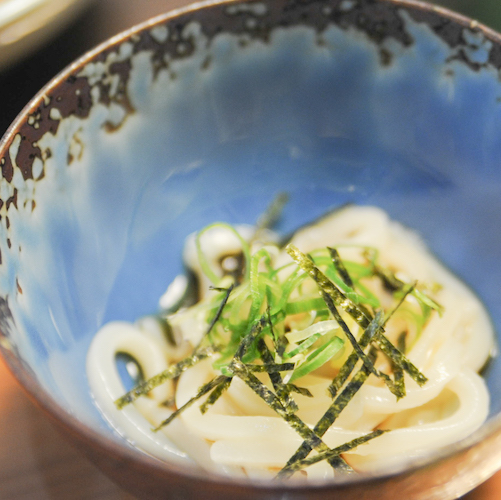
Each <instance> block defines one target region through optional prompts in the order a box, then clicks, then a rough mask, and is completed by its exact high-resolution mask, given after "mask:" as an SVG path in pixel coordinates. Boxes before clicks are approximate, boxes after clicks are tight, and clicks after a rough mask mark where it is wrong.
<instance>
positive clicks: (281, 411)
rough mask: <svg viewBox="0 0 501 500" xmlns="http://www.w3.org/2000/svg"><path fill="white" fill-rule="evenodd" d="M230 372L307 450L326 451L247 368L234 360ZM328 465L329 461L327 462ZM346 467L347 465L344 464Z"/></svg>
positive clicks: (334, 463) (319, 440)
mask: <svg viewBox="0 0 501 500" xmlns="http://www.w3.org/2000/svg"><path fill="white" fill-rule="evenodd" d="M229 369H230V371H232V372H233V374H234V375H235V376H237V377H239V378H241V379H242V381H243V382H245V383H246V384H247V385H248V386H249V387H250V388H251V389H252V390H253V391H254V392H255V393H256V394H257V395H258V396H259V397H260V398H261V399H262V400H263V401H264V402H265V403H266V404H268V406H269V407H270V408H271V409H272V410H274V411H275V412H276V413H278V415H280V416H281V417H282V418H283V419H284V420H285V421H286V422H287V424H288V425H289V426H290V427H292V429H294V430H295V431H296V432H297V433H298V434H299V435H300V436H301V437H302V438H303V439H304V443H306V446H308V447H309V450H310V451H311V450H312V449H316V450H317V451H328V450H329V447H328V446H327V445H326V444H325V443H324V442H323V441H322V439H321V438H320V437H319V436H317V435H316V433H315V431H312V430H311V429H310V428H309V427H308V425H306V424H305V423H304V422H303V421H302V420H301V419H300V418H299V417H298V416H297V415H295V414H294V413H290V412H288V411H287V409H286V408H285V407H284V406H283V405H282V403H281V402H280V400H279V398H278V397H277V395H276V394H274V393H273V392H272V391H271V390H270V389H268V387H266V386H265V385H264V384H263V383H262V382H261V381H260V380H259V379H258V378H256V376H255V375H253V374H252V373H250V372H249V371H248V370H247V367H246V366H245V364H244V363H242V361H240V360H234V361H233V362H232V363H231V364H230V366H229ZM329 463H330V460H329ZM331 465H332V466H333V467H339V457H338V459H336V460H335V461H334V462H333V464H331ZM346 465H347V464H346Z"/></svg>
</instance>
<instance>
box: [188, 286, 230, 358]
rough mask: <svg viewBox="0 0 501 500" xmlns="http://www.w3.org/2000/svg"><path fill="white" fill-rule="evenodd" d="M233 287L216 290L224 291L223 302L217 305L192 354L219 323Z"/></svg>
mask: <svg viewBox="0 0 501 500" xmlns="http://www.w3.org/2000/svg"><path fill="white" fill-rule="evenodd" d="M234 287H235V285H234V284H233V283H232V284H231V285H230V286H229V287H228V288H227V289H224V288H223V289H220V288H217V290H221V291H225V292H226V295H225V296H224V298H223V300H222V301H221V304H219V307H218V309H217V311H216V314H215V315H214V317H213V318H212V321H211V322H210V323H209V326H208V328H207V330H206V331H205V333H204V334H203V335H202V338H201V339H200V341H199V342H198V345H197V346H196V347H195V349H194V350H193V351H194V352H196V351H197V350H198V349H199V348H200V346H201V345H202V343H203V341H204V340H205V339H206V338H207V337H208V336H209V335H210V332H211V331H212V329H213V328H214V326H215V325H216V323H217V322H218V321H219V318H221V314H223V309H224V306H225V305H226V303H227V302H228V299H229V298H230V294H231V292H232V290H233V288H234ZM215 289H216V288H215Z"/></svg>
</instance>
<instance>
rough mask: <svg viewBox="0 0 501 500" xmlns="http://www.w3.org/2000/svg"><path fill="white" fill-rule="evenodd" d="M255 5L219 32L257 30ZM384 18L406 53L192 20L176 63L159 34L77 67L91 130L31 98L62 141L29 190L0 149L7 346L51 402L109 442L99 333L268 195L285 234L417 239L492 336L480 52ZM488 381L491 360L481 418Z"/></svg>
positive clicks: (465, 37) (492, 101) (494, 278)
mask: <svg viewBox="0 0 501 500" xmlns="http://www.w3.org/2000/svg"><path fill="white" fill-rule="evenodd" d="M352 4H353V5H354V4H355V2H344V7H343V8H344V9H345V10H346V12H348V11H349V9H350V8H351V7H350V6H352ZM259 5H261V4H254V7H255V11H252V14H253V15H252V16H250V15H249V13H248V12H249V11H248V10H245V9H244V10H242V11H241V12H240V11H236V13H235V14H233V15H234V16H236V17H238V16H239V15H242V16H243V15H244V14H245V16H247V17H246V19H251V18H252V19H255V20H256V22H257V23H259V22H260V19H261V17H265V15H266V14H265V12H266V9H264V7H263V9H261V7H259ZM254 7H253V8H254ZM222 10H223V9H222ZM227 15H228V16H229V15H230V13H228V12H227ZM328 15H329V9H327V8H326V9H325V16H326V19H327V18H328ZM398 16H399V19H400V20H401V22H402V30H403V32H405V33H406V35H407V36H408V39H407V41H402V40H401V39H399V38H398V37H394V36H386V37H381V39H379V40H375V39H374V38H373V37H371V36H369V34H367V33H366V32H365V31H364V30H363V29H357V28H356V27H354V26H342V27H340V26H338V25H336V24H335V23H329V24H327V25H325V26H323V27H322V28H321V29H320V28H316V27H314V26H312V25H308V24H307V23H304V24H301V23H299V22H298V23H295V24H294V23H292V24H290V25H289V26H287V27H280V26H278V27H275V28H272V29H270V30H269V32H268V33H267V36H262V37H261V36H254V35H252V33H253V31H252V26H250V25H249V27H248V29H247V30H245V29H244V30H243V31H242V32H240V33H237V32H236V31H235V30H233V31H228V32H225V31H224V30H223V31H222V32H221V33H219V34H212V35H210V36H209V35H207V34H206V32H204V29H203V28H202V27H201V24H200V23H198V22H197V21H196V20H190V22H188V23H186V25H185V26H184V28H183V30H184V31H182V32H181V33H180V34H179V33H178V39H177V40H178V41H177V42H176V45H175V47H176V50H177V51H178V53H177V55H176V56H174V55H172V54H173V53H174V52H175V51H173V50H171V49H169V50H170V52H169V51H166V50H165V52H164V53H163V55H162V54H161V57H160V56H159V55H158V54H159V50H160V52H161V50H163V49H162V47H165V46H166V45H165V43H166V41H169V40H171V35H172V30H171V27H170V25H169V24H168V21H167V25H165V24H164V22H163V21H159V22H158V24H156V25H148V26H147V27H145V28H144V29H143V31H140V32H138V33H139V34H137V35H134V36H133V37H132V39H125V40H124V41H122V42H119V43H118V45H114V46H110V47H109V48H107V49H106V50H104V49H103V51H101V55H100V56H98V55H94V56H89V57H88V58H87V59H85V60H83V62H81V63H80V65H79V66H78V67H77V69H76V70H72V71H74V74H75V76H76V77H77V78H81V79H83V78H85V79H86V81H87V82H89V84H90V91H89V93H88V113H87V114H86V116H84V115H83V114H82V115H81V116H80V115H78V114H77V113H74V114H69V115H68V116H64V113H63V112H62V111H60V110H59V108H58V102H57V100H55V99H54V100H52V101H50V100H49V101H50V102H47V101H44V96H50V95H51V92H53V91H54V88H51V87H49V88H48V89H46V90H45V91H44V93H43V94H41V96H39V97H38V102H39V103H45V104H46V107H47V108H48V109H49V110H50V113H48V116H47V118H46V120H52V122H53V124H56V125H57V126H52V127H51V128H50V131H47V132H46V133H44V134H43V135H41V137H38V138H37V140H36V144H35V147H36V148H37V151H39V152H40V154H37V157H36V158H35V160H34V161H33V163H32V166H31V168H32V174H33V175H32V177H33V178H29V176H25V175H23V166H22V164H21V163H20V162H21V159H20V155H18V152H19V151H21V150H22V147H23V144H22V141H23V139H22V137H21V135H22V134H21V133H20V132H17V130H18V129H15V128H14V129H13V132H12V133H11V136H9V137H7V139H6V140H5V141H6V142H4V150H3V153H4V155H5V156H6V158H7V159H10V161H11V163H12V165H13V167H12V171H13V175H12V178H11V180H10V181H9V180H8V179H6V178H5V177H7V176H6V175H4V178H3V179H2V186H1V190H2V191H1V194H2V197H3V199H4V201H5V200H8V199H9V197H11V198H12V197H13V196H14V190H15V192H16V194H15V196H16V200H15V201H16V202H15V203H14V202H13V201H11V203H10V204H9V203H8V202H6V203H4V205H3V207H2V214H3V218H2V225H1V230H0V250H1V255H2V263H1V276H0V295H1V296H2V297H3V302H2V306H3V307H4V309H5V310H8V311H10V313H9V314H6V315H4V318H3V329H2V330H3V334H4V340H3V344H2V345H3V346H4V348H5V349H10V350H13V352H15V353H17V354H18V355H19V356H20V357H21V358H22V360H23V362H24V364H25V365H27V366H28V367H29V368H30V369H31V370H32V371H33V372H34V373H35V374H36V377H37V378H38V381H39V382H40V384H41V385H42V386H43V388H44V389H45V390H46V391H48V392H49V393H50V394H51V395H52V396H53V397H54V398H55V399H56V401H57V402H58V403H59V404H60V405H62V406H63V407H64V408H65V409H67V410H68V411H69V412H71V413H72V414H74V415H76V416H77V417H78V418H79V419H80V420H81V421H82V422H83V423H85V424H87V425H89V426H92V427H95V428H98V429H100V430H101V432H103V433H109V428H108V426H107V424H106V423H105V421H104V420H103V418H102V417H101V416H100V414H99V412H98V411H97V409H96V408H95V406H94V404H93V401H92V398H91V395H90V393H89V389H88V384H87V379H86V374H85V358H86V352H87V349H88V347H89V344H90V342H91V339H92V337H93V335H94V334H95V332H96V331H97V329H98V328H99V327H100V326H101V325H103V324H104V323H105V322H107V321H110V320H115V319H123V320H130V321H133V320H135V319H136V318H138V317H140V316H142V315H146V314H150V313H154V312H155V311H156V310H157V304H158V298H159V297H160V295H161V294H162V293H163V292H164V291H165V289H166V286H167V285H168V284H169V282H170V281H171V280H172V279H173V278H174V277H175V276H176V275H177V274H178V273H179V272H181V270H182V263H181V251H182V248H183V242H184V239H185V237H186V236H187V235H188V234H189V233H191V232H193V231H195V230H197V229H200V228H202V227H203V226H204V225H206V224H208V223H210V222H213V221H217V220H224V221H228V222H232V223H240V222H245V223H251V224H252V223H253V222H255V221H256V219H257V217H258V216H259V215H260V213H261V212H262V211H263V210H264V208H265V207H266V206H267V205H268V204H269V202H270V200H272V198H273V197H274V196H275V195H276V194H277V193H278V192H282V191H286V192H288V193H289V195H290V202H289V204H288V205H287V206H286V208H285V211H284V215H283V219H282V221H281V226H280V230H281V231H282V232H284V233H286V232H289V231H291V230H293V229H295V228H297V227H299V226H300V225H302V224H304V223H307V222H309V221H311V220H313V219H315V218H316V217H319V216H320V215H322V214H323V213H324V212H326V211H327V210H329V209H332V208H334V207H337V206H339V205H342V204H344V203H347V202H354V203H359V204H366V205H377V206H379V207H381V208H383V209H384V210H386V211H388V213H389V214H390V216H392V217H393V218H395V219H397V220H399V221H401V222H403V223H404V224H406V225H408V226H410V227H412V228H415V229H416V230H418V231H419V233H420V234H421V235H422V236H423V238H424V239H425V240H426V242H427V243H428V244H429V246H430V247H431V249H432V250H433V251H434V252H435V253H436V254H437V255H438V256H439V257H440V259H442V260H443V262H445V263H446V264H447V265H448V266H449V267H450V268H451V269H452V270H453V271H454V272H455V273H457V274H458V275H459V276H460V277H461V278H462V279H464V280H465V281H466V282H467V283H468V284H469V285H470V286H471V287H472V288H473V289H474V290H475V291H476V292H477V293H478V295H479V296H480V297H481V299H482V301H483V302H484V303H485V305H486V306H487V308H488V309H489V311H490V313H491V316H492V320H493V322H494V325H495V327H496V329H497V330H499V329H500V325H501V308H500V307H499V304H500V303H501V287H500V286H499V284H500V283H501V265H500V264H499V255H501V232H500V231H499V230H498V228H499V226H500V222H501V196H500V194H501V169H500V168H499V158H501V134H500V133H499V131H500V130H501V85H500V82H499V79H498V73H497V70H496V68H494V67H493V66H492V65H491V64H490V63H489V61H488V57H489V53H490V50H491V48H492V45H493V43H494V42H492V41H490V40H489V39H488V38H487V37H486V35H484V34H483V33H482V32H481V31H478V30H476V29H470V28H468V27H461V28H460V32H461V35H462V38H461V40H460V41H459V42H458V45H456V46H451V44H450V43H448V42H447V41H446V40H444V39H443V38H442V37H441V36H439V35H437V34H436V33H435V32H434V31H433V30H432V29H431V28H430V27H429V26H428V24H427V23H425V22H422V21H420V20H419V19H417V18H416V17H415V16H414V17H413V16H412V15H410V14H409V13H408V11H407V10H405V9H403V8H402V9H400V10H398ZM190 19H191V18H190ZM193 19H195V18H193ZM166 26H167V27H166ZM458 29H459V28H458ZM249 33H250V34H249ZM134 37H135V38H134ZM141 37H142V38H141ZM145 37H146V38H147V39H148V40H150V42H151V43H150V45H147V44H146V45H144V47H145V48H144V47H143V48H141V46H140V44H139V43H138V41H137V40H140V39H141V40H143V41H144V39H145ZM183 37H184V38H183ZM152 40H153V41H152ZM183 42H184V43H185V48H184V49H183V45H182V43H183ZM155 44H156V45H155ZM163 44H164V45H163ZM153 46H155V47H157V46H158V47H157V48H156V49H155V50H154V49H153V48H152V47H153ZM187 49H189V50H187ZM182 50H187V53H186V54H184V55H183V54H182ZM459 53H461V54H462V56H461V57H459V56H458V57H456V56H457V55H458V54H459ZM103 54H104V55H103ZM120 64H122V65H123V64H125V66H123V67H126V70H124V71H123V72H122V73H117V72H114V71H113V68H116V67H117V66H116V65H119V66H120ZM114 65H115V66H114ZM66 77H67V75H66V76H65V77H64V78H63V79H61V80H59V82H58V83H57V84H56V87H55V88H56V90H57V89H58V87H57V86H59V87H61V86H62V85H63V83H64V82H65V81H66V80H65V78H66ZM78 81H80V80H78ZM105 84H106V85H108V87H106V85H105ZM106 89H107V90H106ZM110 89H111V90H110ZM105 90H106V92H107V94H106V95H107V96H110V95H111V98H110V99H104V98H103V96H104V95H105ZM71 91H72V92H75V90H74V89H73V90H71ZM113 92H115V94H114V93H113ZM119 92H122V94H120V95H121V96H122V97H120V95H119ZM123 95H126V98H124V97H123ZM119 97H120V98H119ZM40 106H43V104H40ZM35 111H36V110H35V109H34V108H32V109H31V110H29V112H28V113H27V114H26V116H24V117H21V120H24V122H23V124H22V125H23V126H24V127H28V126H33V123H32V124H31V125H29V120H30V119H31V118H29V116H34V115H35ZM52 122H51V123H52ZM42 126H44V125H42ZM28 140H29V139H28ZM4 163H5V159H4ZM4 163H2V165H4ZM7 219H8V221H7ZM10 314H11V315H12V317H10ZM500 380H501V365H500V363H499V362H498V361H497V360H495V361H494V362H493V364H492V367H491V368H490V370H489V372H488V384H489V388H490V391H491V394H492V405H491V408H492V409H491V414H492V415H494V414H496V413H498V412H499V411H500V409H501V398H499V397H498V395H499V394H500V392H501V382H500ZM116 438H117V439H121V438H119V437H116Z"/></svg>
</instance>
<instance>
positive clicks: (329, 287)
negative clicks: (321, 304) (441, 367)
mask: <svg viewBox="0 0 501 500" xmlns="http://www.w3.org/2000/svg"><path fill="white" fill-rule="evenodd" d="M286 249H287V252H288V254H289V255H290V256H291V257H292V258H293V259H294V260H295V261H296V262H297V263H298V265H299V266H300V267H301V269H303V270H304V271H306V272H307V273H308V274H309V275H310V276H311V277H312V278H313V280H314V281H315V282H316V283H317V285H318V286H319V288H320V289H321V291H322V292H323V293H324V294H327V295H329V296H330V297H331V298H332V301H333V303H334V304H335V305H336V306H340V307H341V308H343V309H344V310H345V311H346V312H347V313H348V314H349V315H350V316H351V317H352V318H353V319H354V320H355V321H356V322H357V323H358V324H359V325H360V326H361V327H362V328H367V327H368V326H369V324H370V322H371V321H372V318H371V317H369V316H367V314H366V313H365V312H364V311H362V310H361V309H360V308H359V307H357V305H356V304H355V303H354V302H353V301H352V300H351V299H350V298H349V297H347V296H346V295H344V294H343V292H341V290H339V288H337V287H336V285H334V283H332V281H330V280H329V279H328V278H327V276H325V274H324V273H322V271H320V269H318V267H316V266H315V264H314V262H313V261H312V260H311V259H310V258H309V257H307V256H306V255H304V254H303V253H302V252H300V251H299V250H298V249H297V248H296V247H295V246H293V245H287V248H286ZM374 338H375V341H376V343H377V346H378V347H379V348H380V349H381V351H383V352H384V353H385V354H386V355H387V356H388V357H389V358H390V359H391V360H392V361H393V362H394V363H395V364H396V365H397V366H400V367H401V368H402V369H403V370H404V371H406V372H407V373H408V374H409V375H410V376H411V378H412V379H413V380H415V381H416V382H417V383H418V384H419V385H423V384H424V383H425V382H426V381H427V380H428V379H427V378H426V377H425V376H424V375H423V374H422V373H421V372H420V371H419V370H418V368H416V366H414V365H413V364H412V363H411V362H410V361H409V360H408V359H407V358H406V357H405V356H404V355H403V354H402V353H401V352H400V351H399V350H398V349H397V348H396V347H395V346H394V345H393V344H392V343H391V342H390V341H389V340H388V339H387V338H386V337H385V336H384V335H383V332H382V331H381V329H378V331H376V333H375V335H374ZM362 347H365V346H362ZM357 356H358V353H357Z"/></svg>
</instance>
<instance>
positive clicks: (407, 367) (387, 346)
mask: <svg viewBox="0 0 501 500" xmlns="http://www.w3.org/2000/svg"><path fill="white" fill-rule="evenodd" d="M374 342H375V343H376V345H377V346H378V347H379V349H380V350H381V351H382V352H384V354H386V356H388V358H390V359H391V361H392V362H393V363H394V364H395V365H396V366H398V367H400V368H401V369H402V370H404V371H405V372H407V373H408V374H409V375H410V376H411V378H412V379H413V380H414V381H415V382H416V383H417V384H418V385H420V386H423V385H424V384H426V382H427V381H428V379H427V378H426V376H425V375H424V374H423V373H421V372H420V371H419V369H418V368H417V367H416V366H415V365H414V364H413V363H412V362H411V361H409V360H408V359H407V358H406V357H405V355H404V354H402V353H401V352H400V351H399V350H398V349H397V348H396V347H395V346H394V345H393V344H392V343H391V342H390V341H389V340H388V339H387V338H386V337H385V336H384V335H382V334H381V332H380V331H377V332H376V334H375V336H374Z"/></svg>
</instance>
